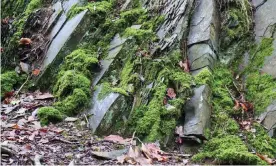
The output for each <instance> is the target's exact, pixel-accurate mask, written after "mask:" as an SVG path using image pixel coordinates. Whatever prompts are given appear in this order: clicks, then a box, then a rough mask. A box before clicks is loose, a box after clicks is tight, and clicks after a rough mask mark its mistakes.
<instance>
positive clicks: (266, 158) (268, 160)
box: [256, 153, 274, 164]
mask: <svg viewBox="0 0 276 166" xmlns="http://www.w3.org/2000/svg"><path fill="white" fill-rule="evenodd" d="M256 155H257V156H259V157H260V158H261V159H262V160H264V161H265V162H267V163H268V164H273V163H274V162H273V160H272V159H271V158H269V157H268V156H267V155H261V154H259V153H256Z"/></svg>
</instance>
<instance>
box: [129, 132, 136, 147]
mask: <svg viewBox="0 0 276 166" xmlns="http://www.w3.org/2000/svg"><path fill="white" fill-rule="evenodd" d="M135 133H136V130H135V131H134V132H133V134H132V138H131V142H130V145H133V139H134V136H135Z"/></svg>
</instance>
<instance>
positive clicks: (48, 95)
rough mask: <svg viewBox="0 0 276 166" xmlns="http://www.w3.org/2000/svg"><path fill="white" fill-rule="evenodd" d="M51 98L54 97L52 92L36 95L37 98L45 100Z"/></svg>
mask: <svg viewBox="0 0 276 166" xmlns="http://www.w3.org/2000/svg"><path fill="white" fill-rule="evenodd" d="M51 98H54V96H53V95H52V94H50V93H44V94H41V95H38V96H36V97H35V99H36V100H44V99H51Z"/></svg>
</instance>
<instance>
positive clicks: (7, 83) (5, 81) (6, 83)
mask: <svg viewBox="0 0 276 166" xmlns="http://www.w3.org/2000/svg"><path fill="white" fill-rule="evenodd" d="M0 79H1V97H3V96H4V94H5V93H6V92H10V91H12V90H13V87H14V85H15V84H16V83H17V81H18V79H19V76H18V75H17V74H16V72H15V71H8V72H5V73H3V74H1V77H0Z"/></svg>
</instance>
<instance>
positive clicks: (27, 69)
mask: <svg viewBox="0 0 276 166" xmlns="http://www.w3.org/2000/svg"><path fill="white" fill-rule="evenodd" d="M20 68H21V70H22V71H23V72H25V73H27V74H29V73H30V68H31V67H30V65H29V64H27V63H24V62H20Z"/></svg>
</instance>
